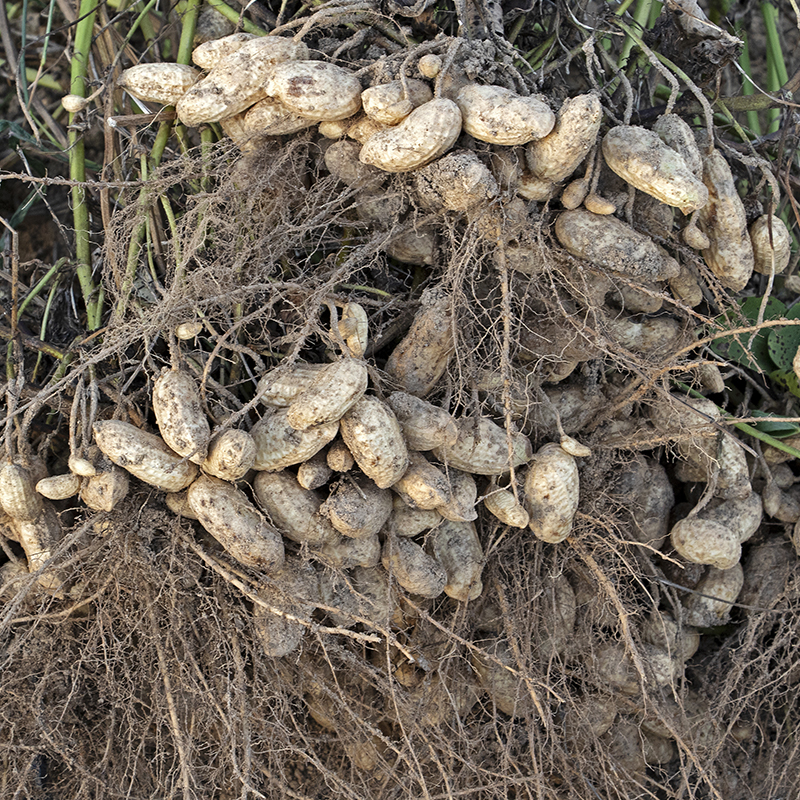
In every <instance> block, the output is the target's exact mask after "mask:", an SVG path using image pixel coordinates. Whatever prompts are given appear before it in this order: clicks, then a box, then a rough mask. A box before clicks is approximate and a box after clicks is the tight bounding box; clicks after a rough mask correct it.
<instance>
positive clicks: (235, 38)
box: [192, 32, 256, 69]
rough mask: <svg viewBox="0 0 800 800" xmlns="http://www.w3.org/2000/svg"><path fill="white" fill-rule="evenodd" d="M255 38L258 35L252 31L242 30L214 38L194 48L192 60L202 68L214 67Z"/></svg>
mask: <svg viewBox="0 0 800 800" xmlns="http://www.w3.org/2000/svg"><path fill="white" fill-rule="evenodd" d="M255 38H256V36H255V35H254V34H252V33H244V32H240V33H232V34H230V36H223V37H222V38H220V39H213V40H212V41H210V42H203V44H200V45H198V46H197V47H195V49H194V50H192V61H194V63H195V64H197V66H198V67H200V69H214V67H216V66H217V64H219V62H220V61H222V59H223V58H227V57H228V56H229V55H231V54H232V53H235V52H236V51H237V50H239V49H241V47H242V46H243V45H244V44H246V43H247V42H249V41H251V40H252V39H255Z"/></svg>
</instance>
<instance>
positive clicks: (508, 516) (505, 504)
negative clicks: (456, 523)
mask: <svg viewBox="0 0 800 800" xmlns="http://www.w3.org/2000/svg"><path fill="white" fill-rule="evenodd" d="M483 504H484V506H486V510H487V511H489V513H490V514H492V515H493V516H495V517H497V519H499V520H500V522H502V523H503V524H504V525H510V526H511V527H512V528H527V527H528V523H529V522H530V516H529V515H528V512H527V511H526V510H525V506H523V505H522V503H520V502H519V501H518V500H517V498H516V497H514V493H513V492H512V491H510V490H508V489H496V490H494V491H492V492H490V493H489V494H487V495H486V497H484V499H483Z"/></svg>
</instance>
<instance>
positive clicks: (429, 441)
mask: <svg viewBox="0 0 800 800" xmlns="http://www.w3.org/2000/svg"><path fill="white" fill-rule="evenodd" d="M386 402H387V403H388V404H389V406H390V407H391V409H392V411H394V413H395V416H396V417H397V419H398V421H399V423H400V427H401V428H402V430H403V436H405V439H406V444H407V445H408V449H409V450H416V451H425V450H433V448H434V447H440V446H452V445H453V444H455V442H456V440H457V439H458V426H457V425H456V421H455V419H454V417H453V415H452V414H450V413H449V412H447V411H445V410H444V409H443V408H440V407H439V406H435V405H433V403H428V402H427V401H426V400H422V399H421V398H419V397H416V396H415V395H413V394H409V393H408V392H392V394H390V395H389V397H388V398H387V399H386Z"/></svg>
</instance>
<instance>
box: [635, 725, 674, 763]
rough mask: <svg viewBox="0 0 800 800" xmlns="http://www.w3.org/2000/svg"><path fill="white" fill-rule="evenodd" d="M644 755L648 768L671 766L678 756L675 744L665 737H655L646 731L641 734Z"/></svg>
mask: <svg viewBox="0 0 800 800" xmlns="http://www.w3.org/2000/svg"><path fill="white" fill-rule="evenodd" d="M641 747H642V755H643V756H644V760H645V761H646V762H647V765H648V766H651V767H655V766H659V765H662V764H669V762H670V761H672V759H673V758H675V756H676V754H677V747H676V745H675V742H674V741H672V739H670V738H664V737H663V736H653V734H651V733H647V732H646V731H645V732H644V733H642V734H641Z"/></svg>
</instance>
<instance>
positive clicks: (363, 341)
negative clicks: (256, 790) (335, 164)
mask: <svg viewBox="0 0 800 800" xmlns="http://www.w3.org/2000/svg"><path fill="white" fill-rule="evenodd" d="M326 155H327V154H326ZM338 328H339V335H340V336H341V337H342V338H343V339H344V343H345V344H346V345H347V349H348V350H349V351H350V355H351V356H352V357H353V358H363V357H364V353H366V351H367V345H368V344H369V321H368V318H367V312H366V311H365V309H364V307H363V306H362V305H360V304H359V303H345V305H344V308H343V309H342V315H341V317H339V325H338Z"/></svg>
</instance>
